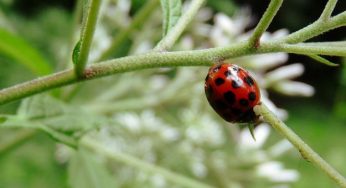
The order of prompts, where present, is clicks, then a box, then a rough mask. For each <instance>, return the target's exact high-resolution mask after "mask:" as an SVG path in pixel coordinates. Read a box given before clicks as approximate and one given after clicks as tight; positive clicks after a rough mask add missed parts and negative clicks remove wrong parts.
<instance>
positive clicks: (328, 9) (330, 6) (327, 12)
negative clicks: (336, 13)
mask: <svg viewBox="0 0 346 188" xmlns="http://www.w3.org/2000/svg"><path fill="white" fill-rule="evenodd" d="M337 2H338V0H329V1H328V2H327V4H326V6H325V7H324V10H323V12H322V14H321V16H320V18H319V19H320V20H323V21H327V20H328V19H329V18H330V16H331V15H332V13H333V10H334V8H335V5H336V3H337Z"/></svg>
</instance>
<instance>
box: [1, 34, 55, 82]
mask: <svg viewBox="0 0 346 188" xmlns="http://www.w3.org/2000/svg"><path fill="white" fill-rule="evenodd" d="M0 54H3V55H6V56H8V57H9V58H11V59H13V60H15V62H17V63H20V64H22V65H24V66H25V67H26V68H28V69H30V70H31V71H32V72H33V73H34V74H36V75H45V74H49V73H51V72H52V68H51V66H50V65H49V63H48V61H47V60H46V59H45V58H44V57H43V56H42V54H40V52H39V51H38V50H37V49H35V48H34V47H33V46H31V45H30V44H29V43H28V42H27V41H25V40H24V39H23V38H21V37H19V36H16V35H14V34H13V33H10V32H8V31H6V30H5V29H2V28H0Z"/></svg>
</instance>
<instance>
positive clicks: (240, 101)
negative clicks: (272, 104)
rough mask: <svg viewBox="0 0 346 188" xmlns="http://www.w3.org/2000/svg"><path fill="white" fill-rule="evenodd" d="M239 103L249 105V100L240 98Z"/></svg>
mask: <svg viewBox="0 0 346 188" xmlns="http://www.w3.org/2000/svg"><path fill="white" fill-rule="evenodd" d="M239 103H240V104H241V105H242V106H245V107H246V106H249V101H248V100H247V99H240V100H239Z"/></svg>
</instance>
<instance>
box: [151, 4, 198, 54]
mask: <svg viewBox="0 0 346 188" xmlns="http://www.w3.org/2000/svg"><path fill="white" fill-rule="evenodd" d="M204 2H205V0H193V1H192V3H191V5H190V7H189V9H188V11H186V12H185V13H184V14H183V15H182V16H181V17H180V18H179V20H178V22H177V23H176V24H175V26H174V27H173V28H172V29H171V30H170V31H169V32H168V33H167V35H166V36H165V37H164V38H163V39H162V40H161V41H160V42H159V43H158V44H157V45H156V47H155V48H154V51H164V50H166V49H169V48H171V47H172V46H173V45H174V43H175V42H176V41H177V40H178V38H179V37H180V35H181V34H182V33H183V31H184V30H185V28H186V27H187V26H188V25H189V23H190V22H191V21H192V19H193V18H194V17H195V15H196V14H197V12H198V10H199V9H200V8H201V6H202V5H203V3H204Z"/></svg>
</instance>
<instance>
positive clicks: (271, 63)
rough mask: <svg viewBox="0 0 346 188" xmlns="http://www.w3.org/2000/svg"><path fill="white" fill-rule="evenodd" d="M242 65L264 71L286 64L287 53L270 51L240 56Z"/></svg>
mask: <svg viewBox="0 0 346 188" xmlns="http://www.w3.org/2000/svg"><path fill="white" fill-rule="evenodd" d="M239 59H240V60H241V62H243V63H242V65H243V66H245V67H248V68H251V69H254V70H256V72H264V71H265V70H268V69H270V68H273V67H276V66H279V65H282V64H284V63H285V62H286V61H287V60H288V55H287V54H286V53H281V52H280V53H268V54H260V55H254V56H248V57H243V58H239Z"/></svg>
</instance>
